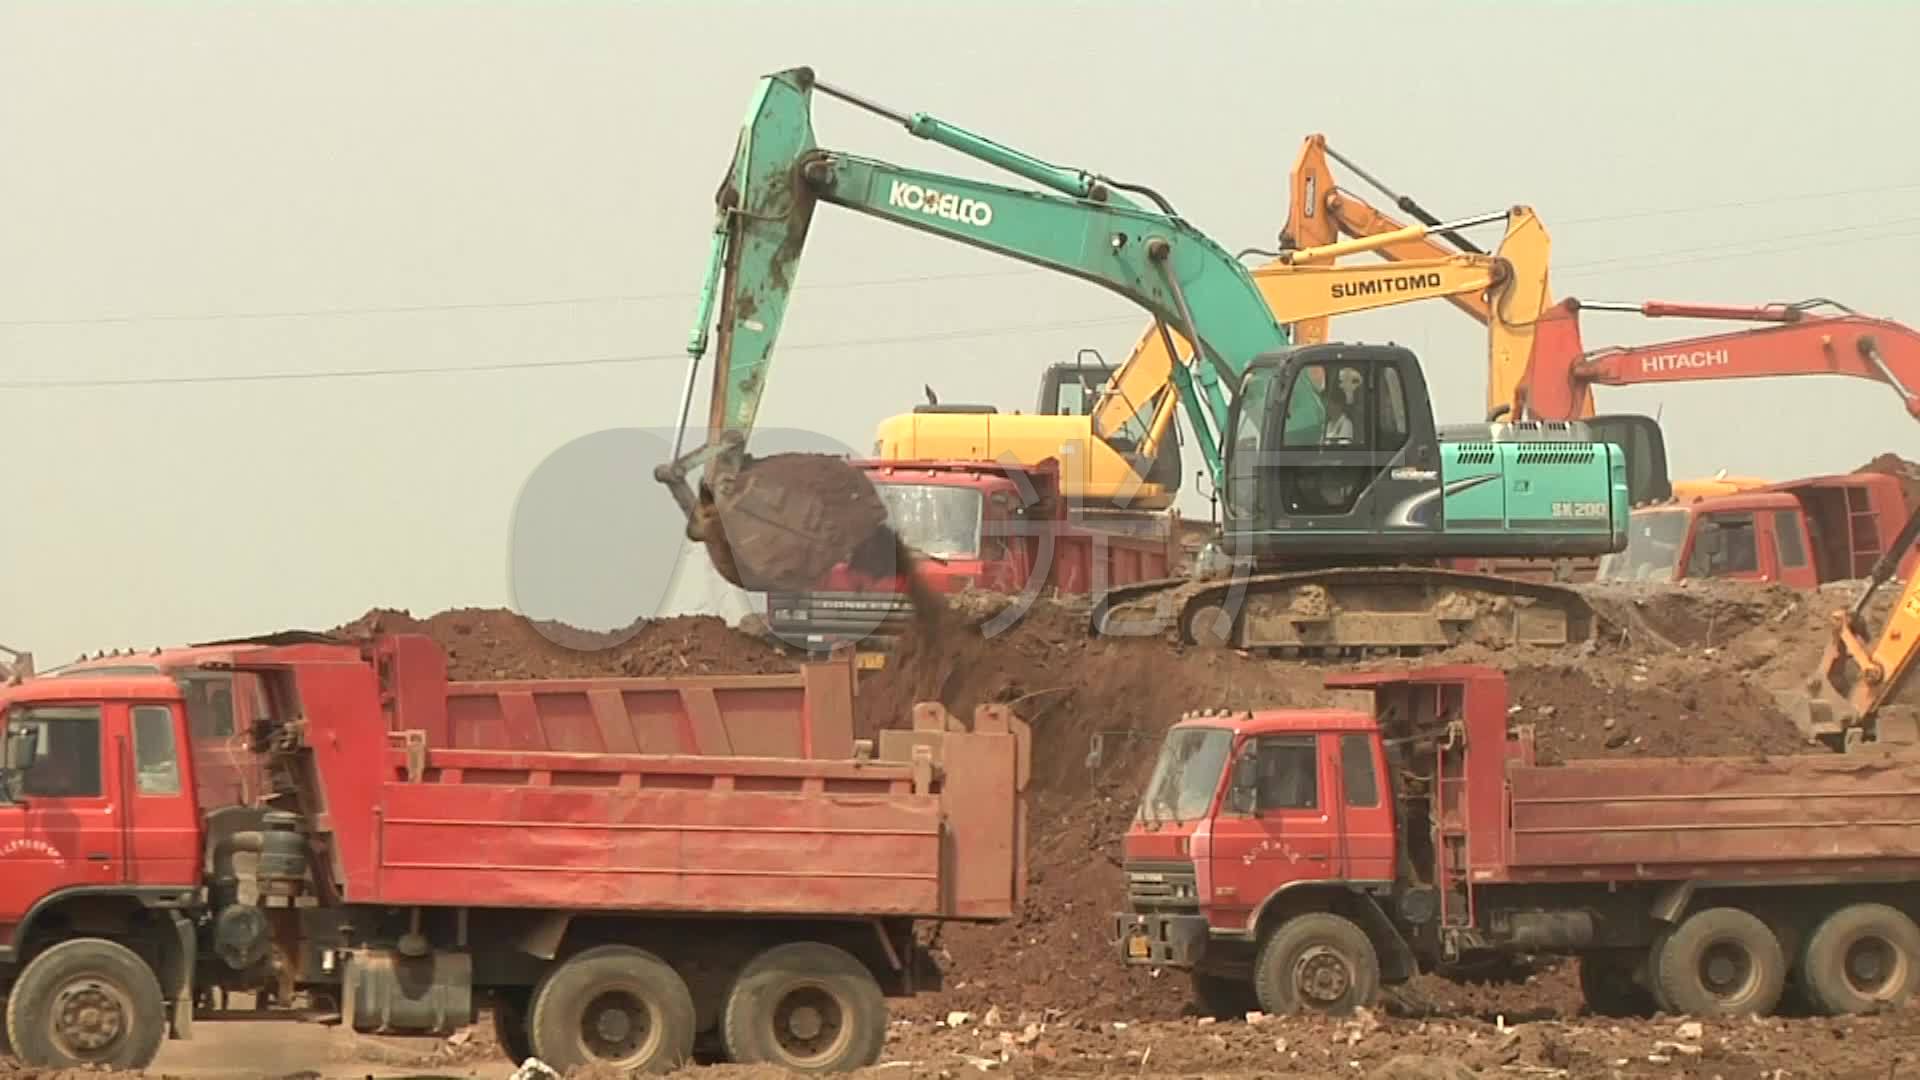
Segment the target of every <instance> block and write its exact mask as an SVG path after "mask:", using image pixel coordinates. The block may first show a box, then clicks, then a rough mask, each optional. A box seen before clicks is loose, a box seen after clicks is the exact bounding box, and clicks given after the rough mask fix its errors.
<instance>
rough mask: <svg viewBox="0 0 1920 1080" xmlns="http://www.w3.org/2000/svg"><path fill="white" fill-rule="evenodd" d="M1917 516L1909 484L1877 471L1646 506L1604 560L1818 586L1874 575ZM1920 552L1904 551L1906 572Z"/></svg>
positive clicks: (1609, 567) (1629, 566)
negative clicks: (1620, 547)
mask: <svg viewBox="0 0 1920 1080" xmlns="http://www.w3.org/2000/svg"><path fill="white" fill-rule="evenodd" d="M1908 516H1909V514H1908V509H1907V507H1906V503H1905V499H1904V496H1903V495H1902V493H1901V490H1900V482H1899V481H1898V480H1897V479H1896V478H1894V477H1891V476H1882V475H1879V474H1875V473H1851V474H1842V475H1833V476H1817V477H1811V478H1808V479H1804V480H1793V481H1788V482H1786V483H1781V484H1769V485H1766V486H1763V487H1757V488H1750V489H1747V490H1743V491H1739V492H1736V493H1733V494H1725V495H1713V496H1708V497H1704V498H1697V499H1694V500H1692V501H1677V500H1676V501H1671V502H1667V503H1664V504H1661V505H1656V506H1645V507H1640V508H1637V509H1635V510H1634V511H1633V514H1632V515H1631V517H1630V518H1629V528H1628V538H1627V548H1626V550H1625V551H1622V552H1619V553H1616V554H1612V555H1608V556H1605V557H1604V558H1602V559H1601V561H1600V569H1599V572H1598V578H1599V580H1601V581H1619V582H1674V581H1681V580H1688V579H1699V578H1722V579H1726V580H1731V581H1751V582H1756V583H1778V584H1782V585H1788V586H1791V587H1793V588H1796V589H1812V588H1816V587H1818V586H1820V585H1823V584H1826V583H1828V582H1833V581H1846V580H1850V579H1860V578H1866V577H1868V576H1870V575H1871V574H1872V572H1873V566H1874V563H1875V562H1877V561H1878V560H1879V559H1880V556H1881V554H1882V553H1883V552H1885V551H1886V550H1887V548H1888V547H1889V546H1890V545H1891V544H1892V543H1893V542H1894V539H1895V537H1896V536H1897V535H1898V534H1899V531H1900V527H1901V525H1902V524H1904V523H1905V521H1906V519H1907V517H1908ZM1916 557H1917V556H1916V554H1915V553H1914V552H1908V553H1906V554H1905V555H1904V556H1903V557H1902V565H1901V568H1900V570H1899V576H1901V577H1906V576H1908V575H1910V574H1911V572H1912V571H1913V569H1914V563H1915V560H1916Z"/></svg>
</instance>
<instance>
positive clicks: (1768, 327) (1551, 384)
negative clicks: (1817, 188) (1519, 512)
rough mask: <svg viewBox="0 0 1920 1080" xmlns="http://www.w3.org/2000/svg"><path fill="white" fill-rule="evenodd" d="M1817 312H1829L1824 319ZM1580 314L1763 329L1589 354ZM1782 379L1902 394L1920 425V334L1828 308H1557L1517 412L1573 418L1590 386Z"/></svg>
mask: <svg viewBox="0 0 1920 1080" xmlns="http://www.w3.org/2000/svg"><path fill="white" fill-rule="evenodd" d="M1823 309H1830V310H1828V313H1824V314H1823V313H1821V312H1822V311H1823ZM1582 310H1592V311H1625V312H1631V313H1636V314H1639V315H1644V316H1647V317H1648V318H1689V319H1724V320H1731V321H1740V322H1754V323H1760V324H1763V325H1760V326H1757V327H1750V328H1747V329H1741V330H1734V331H1729V332H1726V333H1720V334H1707V335H1702V336H1699V337H1690V338H1680V339H1677V340H1672V341H1662V342H1657V343H1654V344H1651V345H1636V346H1632V347H1626V348H1607V349H1599V350H1594V351H1591V352H1590V351H1588V350H1587V349H1586V348H1585V347H1584V346H1583V345H1582V344H1581V339H1580V320H1579V315H1580V312H1581V311H1582ZM1788 375H1842V376H1848V377H1851V378H1856V379H1867V380H1870V381H1873V382H1880V383H1885V384H1886V385H1887V386H1889V387H1891V388H1892V389H1893V390H1894V392H1895V393H1897V394H1899V395H1900V401H1901V404H1902V405H1903V406H1904V407H1905V408H1906V410H1907V413H1908V414H1909V415H1911V416H1913V417H1915V418H1916V419H1920V332H1917V331H1915V330H1913V329H1912V328H1911V327H1907V326H1903V325H1901V324H1900V323H1897V322H1894V321H1892V320H1890V319H1880V318H1875V317H1872V316H1868V315H1862V314H1860V313H1858V312H1856V311H1854V310H1852V309H1851V308H1848V307H1845V306H1844V305H1841V304H1836V303H1834V302H1833V301H1831V300H1824V299H1822V300H1807V301H1802V302H1800V303H1795V304H1767V305H1764V306H1761V307H1727V306H1719V305H1711V304H1678V303H1668V302H1662V301H1654V302H1649V303H1614V302H1604V303H1599V302H1593V301H1580V300H1574V299H1568V300H1562V301H1561V302H1560V303H1558V304H1555V305H1554V306H1553V307H1552V308H1551V309H1549V310H1548V311H1547V312H1546V313H1545V314H1543V315H1542V316H1541V317H1540V322H1539V324H1538V327H1537V329H1536V332H1535V334H1534V346H1533V356H1532V360H1531V363H1530V364H1529V367H1528V371H1527V375H1526V378H1525V380H1524V381H1523V383H1522V385H1521V387H1520V396H1521V398H1522V399H1523V400H1522V401H1521V413H1522V415H1524V416H1526V417H1528V418H1530V419H1536V420H1565V419H1570V418H1572V417H1573V415H1574V413H1573V410H1574V409H1575V408H1576V403H1577V402H1579V401H1581V400H1590V399H1591V395H1592V388H1593V387H1594V386H1644V385H1648V384H1653V383H1676V382H1699V381H1704V380H1717V379H1764V378H1776V377H1781V376H1788Z"/></svg>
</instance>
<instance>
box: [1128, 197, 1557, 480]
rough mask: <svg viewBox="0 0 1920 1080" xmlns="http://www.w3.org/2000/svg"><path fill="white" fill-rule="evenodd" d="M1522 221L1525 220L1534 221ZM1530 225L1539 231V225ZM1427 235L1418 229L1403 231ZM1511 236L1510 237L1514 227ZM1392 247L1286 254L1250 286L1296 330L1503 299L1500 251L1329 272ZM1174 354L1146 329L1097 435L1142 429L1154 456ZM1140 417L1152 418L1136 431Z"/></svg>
mask: <svg viewBox="0 0 1920 1080" xmlns="http://www.w3.org/2000/svg"><path fill="white" fill-rule="evenodd" d="M1497 216H1507V215H1497ZM1490 217H1491V216H1490ZM1526 218H1527V219H1529V220H1530V219H1531V215H1530V214H1528V215H1526ZM1484 220H1487V219H1486V218H1476V219H1473V223H1478V222H1480V221H1484ZM1512 220H1514V221H1515V222H1516V223H1517V224H1518V225H1519V226H1520V227H1521V228H1522V229H1523V230H1524V229H1525V228H1526V227H1527V221H1526V220H1521V219H1520V218H1519V215H1518V212H1516V213H1515V215H1514V216H1513V219H1512ZM1466 224H1467V223H1465V222H1460V223H1455V227H1457V228H1464V227H1465V226H1466ZM1533 224H1535V225H1536V226H1537V222H1535V223H1533ZM1424 231H1425V228H1424V227H1423V226H1413V227H1411V228H1409V229H1404V230H1401V232H1424ZM1395 235H1396V236H1397V235H1399V234H1398V233H1396V234H1395ZM1508 235H1509V236H1513V235H1514V230H1513V229H1512V228H1509V232H1508ZM1390 242H1392V238H1391V237H1387V238H1380V237H1369V238H1363V239H1360V240H1355V241H1350V242H1347V243H1344V244H1340V243H1336V244H1334V245H1330V246H1329V247H1328V248H1325V249H1307V250H1304V251H1298V252H1290V253H1288V255H1286V256H1284V257H1282V258H1278V259H1275V260H1273V261H1272V262H1269V263H1267V264H1265V265H1262V266H1259V267H1256V268H1255V269H1254V270H1253V271H1252V276H1253V280H1254V283H1255V284H1256V285H1257V286H1258V287H1259V289H1260V294H1261V296H1262V297H1263V298H1264V299H1265V301H1266V304H1267V307H1268V309H1269V310H1270V311H1272V312H1273V314H1274V317H1275V318H1277V319H1279V320H1280V321H1282V322H1285V323H1288V324H1290V325H1292V326H1298V325H1299V324H1300V322H1301V321H1302V320H1311V319H1321V320H1322V321H1323V322H1324V319H1325V318H1326V317H1327V316H1331V315H1346V314H1351V313H1354V312H1359V311H1370V310H1373V309H1376V308H1382V307H1388V306H1391V305H1394V304H1407V303H1414V302H1416V301H1420V300H1428V299H1433V298H1436V297H1453V296H1460V295H1474V296H1487V295H1493V294H1496V293H1499V294H1504V293H1505V292H1506V291H1508V289H1509V287H1510V285H1511V284H1512V282H1513V271H1512V264H1511V263H1510V262H1509V261H1508V260H1507V259H1506V258H1505V255H1504V252H1503V253H1502V254H1499V255H1443V256H1439V257H1436V258H1430V259H1416V260H1412V261H1409V262H1403V263H1372V264H1363V265H1360V266H1351V265H1349V266H1335V265H1332V262H1333V259H1334V258H1336V257H1338V256H1339V255H1342V254H1350V253H1353V252H1357V251H1370V250H1374V249H1376V248H1377V247H1378V246H1380V245H1382V244H1385V243H1390ZM1176 350H1177V351H1178V355H1181V356H1185V355H1188V354H1190V353H1191V352H1192V346H1191V345H1190V344H1189V343H1188V342H1187V341H1186V339H1185V338H1184V337H1183V336H1181V335H1180V334H1179V333H1178V332H1171V333H1168V334H1162V333H1161V332H1160V324H1159V323H1158V322H1156V323H1155V324H1154V325H1151V326H1149V327H1147V329H1146V331H1145V332H1144V333H1143V334H1142V335H1141V337H1140V340H1139V341H1138V342H1137V343H1135V345H1134V347H1133V351H1132V352H1131V353H1129V354H1128V356H1127V360H1126V362H1125V363H1123V364H1122V365H1121V366H1120V367H1119V369H1118V370H1117V371H1115V373H1114V375H1113V377H1112V379H1111V380H1110V381H1109V382H1108V384H1107V386H1106V388H1105V389H1104V390H1103V391H1102V393H1101V395H1100V399H1099V401H1098V403H1097V404H1096V405H1095V407H1094V409H1093V412H1092V415H1093V430H1094V433H1095V434H1096V435H1099V436H1100V437H1102V438H1112V437H1113V436H1114V435H1116V434H1118V433H1120V432H1122V431H1123V430H1126V429H1127V428H1128V427H1129V425H1140V426H1141V427H1143V428H1144V430H1145V432H1146V434H1145V437H1144V438H1143V439H1142V440H1141V442H1140V444H1139V447H1138V454H1139V456H1140V457H1141V458H1143V459H1145V460H1148V461H1151V460H1152V459H1153V458H1154V457H1156V456H1157V455H1158V453H1159V447H1160V445H1161V442H1162V440H1163V439H1165V438H1166V437H1167V436H1168V435H1169V433H1170V429H1171V426H1172V419H1173V404H1174V398H1173V397H1172V396H1171V394H1170V393H1169V392H1168V391H1169V390H1170V388H1171V386H1172V381H1171V380H1172V377H1173V373H1174V372H1175V371H1176V370H1178V368H1179V367H1180V364H1179V363H1177V362H1176V361H1175V359H1174V357H1175V355H1176ZM1143 415H1144V416H1150V417H1151V418H1150V419H1148V420H1146V421H1145V423H1144V424H1141V418H1142V417H1143Z"/></svg>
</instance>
